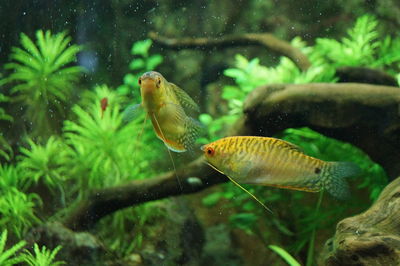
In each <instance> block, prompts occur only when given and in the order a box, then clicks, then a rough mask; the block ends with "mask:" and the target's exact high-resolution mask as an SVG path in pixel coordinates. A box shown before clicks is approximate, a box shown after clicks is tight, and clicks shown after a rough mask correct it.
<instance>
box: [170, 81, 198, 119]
mask: <svg viewBox="0 0 400 266" xmlns="http://www.w3.org/2000/svg"><path fill="white" fill-rule="evenodd" d="M169 85H170V88H171V90H172V92H173V93H174V94H175V96H176V98H177V99H178V101H179V103H180V104H181V105H182V106H183V107H184V108H188V109H190V110H193V111H196V112H199V111H200V109H199V106H198V105H197V104H196V103H195V102H194V101H193V99H192V98H191V97H190V96H189V94H187V93H186V92H185V91H184V90H182V89H181V88H179V87H178V86H176V85H175V84H174V83H171V82H170V83H169Z"/></svg>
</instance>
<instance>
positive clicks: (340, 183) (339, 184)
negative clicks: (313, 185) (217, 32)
mask: <svg viewBox="0 0 400 266" xmlns="http://www.w3.org/2000/svg"><path fill="white" fill-rule="evenodd" d="M328 164H329V166H328V167H327V168H326V170H325V173H323V176H322V184H323V187H324V189H325V190H327V191H328V192H329V194H331V195H332V196H334V197H335V198H337V199H341V200H346V199H348V198H350V188H349V184H348V183H347V181H346V180H345V178H346V177H349V176H354V175H358V174H359V173H360V172H361V170H360V167H358V165H356V164H355V163H351V162H329V163H328Z"/></svg>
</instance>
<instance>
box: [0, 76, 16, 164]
mask: <svg viewBox="0 0 400 266" xmlns="http://www.w3.org/2000/svg"><path fill="white" fill-rule="evenodd" d="M0 86H1V80H0ZM9 101H10V98H9V97H7V96H5V95H4V94H3V93H0V103H4V102H9ZM0 120H5V121H9V122H12V121H13V117H12V116H10V115H9V114H7V113H6V111H5V110H4V108H2V107H0ZM12 154H13V150H12V149H11V146H10V144H8V142H7V140H6V138H5V137H4V135H3V132H0V156H1V157H3V158H4V159H6V160H10V159H11V156H12Z"/></svg>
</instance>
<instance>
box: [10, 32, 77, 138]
mask: <svg viewBox="0 0 400 266" xmlns="http://www.w3.org/2000/svg"><path fill="white" fill-rule="evenodd" d="M70 42H71V38H70V37H68V36H67V33H66V32H61V33H57V34H51V32H50V31H46V32H44V31H42V30H38V31H37V32H36V45H35V44H34V42H33V41H32V40H31V39H30V38H29V37H28V36H27V35H25V34H24V33H21V37H20V43H21V46H22V48H19V47H13V48H12V53H11V55H10V58H11V60H13V62H11V63H8V64H6V65H5V68H6V69H8V70H11V71H12V73H11V74H10V75H9V76H8V77H6V78H4V80H3V81H2V83H6V84H8V83H10V84H12V85H13V87H12V89H11V92H12V93H16V94H17V99H19V100H21V101H22V102H23V104H24V108H25V115H26V117H27V118H28V120H29V121H30V122H31V123H32V127H33V134H34V135H35V136H48V135H50V134H51V133H54V132H55V131H56V129H57V126H56V124H57V121H56V118H58V117H61V118H62V117H63V116H64V113H65V109H64V108H65V106H66V105H67V104H68V101H69V100H70V98H71V93H72V91H73V89H74V88H75V82H76V81H77V80H78V78H79V76H80V74H81V72H82V71H83V69H82V68H81V67H80V66H72V65H71V64H72V63H73V62H75V61H76V54H77V53H78V52H79V51H80V50H81V47H80V46H77V45H71V44H70Z"/></svg>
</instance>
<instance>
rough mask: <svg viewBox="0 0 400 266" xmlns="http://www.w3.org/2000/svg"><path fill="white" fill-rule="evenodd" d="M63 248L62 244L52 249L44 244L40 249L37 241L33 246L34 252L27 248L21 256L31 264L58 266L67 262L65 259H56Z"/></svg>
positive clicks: (34, 265)
mask: <svg viewBox="0 0 400 266" xmlns="http://www.w3.org/2000/svg"><path fill="white" fill-rule="evenodd" d="M61 248H62V247H61V246H57V247H56V248H55V249H53V250H51V249H47V247H46V246H42V248H41V249H40V248H39V246H38V244H36V243H35V244H34V246H33V251H34V254H33V253H31V252H30V251H29V250H27V249H25V250H24V254H23V255H21V256H22V258H23V260H24V262H25V263H26V264H27V265H30V266H58V265H63V264H66V262H64V261H54V260H55V259H56V255H57V253H58V252H59V251H60V249H61Z"/></svg>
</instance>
